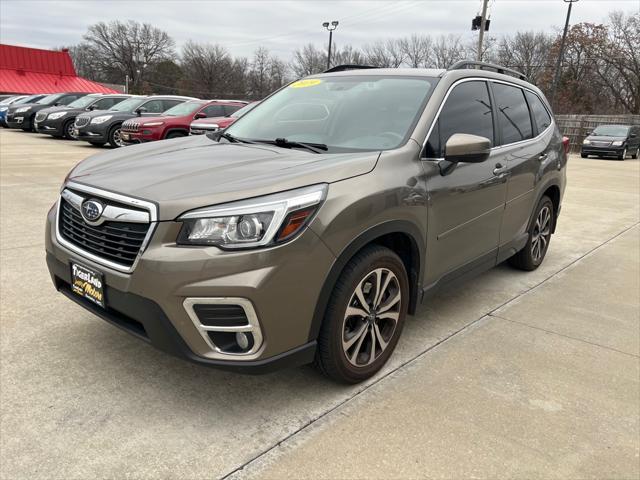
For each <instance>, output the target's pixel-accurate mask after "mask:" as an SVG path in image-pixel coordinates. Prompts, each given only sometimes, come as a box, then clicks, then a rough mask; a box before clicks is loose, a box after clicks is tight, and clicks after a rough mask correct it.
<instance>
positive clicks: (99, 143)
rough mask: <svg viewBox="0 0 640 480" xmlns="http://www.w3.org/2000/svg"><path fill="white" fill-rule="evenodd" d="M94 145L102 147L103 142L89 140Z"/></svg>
mask: <svg viewBox="0 0 640 480" xmlns="http://www.w3.org/2000/svg"><path fill="white" fill-rule="evenodd" d="M89 143H90V144H91V145H93V146H94V147H104V142H89Z"/></svg>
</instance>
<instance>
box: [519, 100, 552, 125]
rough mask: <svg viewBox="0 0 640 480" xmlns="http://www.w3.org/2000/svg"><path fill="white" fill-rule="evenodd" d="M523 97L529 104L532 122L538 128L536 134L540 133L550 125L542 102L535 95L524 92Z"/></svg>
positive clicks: (549, 119)
mask: <svg viewBox="0 0 640 480" xmlns="http://www.w3.org/2000/svg"><path fill="white" fill-rule="evenodd" d="M524 95H525V96H526V97H527V102H529V108H530V109H531V113H532V114H533V120H534V122H535V124H536V127H537V128H538V133H541V132H542V131H544V130H546V129H547V127H548V126H549V125H551V116H550V115H549V112H547V109H546V108H544V105H543V104H542V100H540V98H539V97H538V96H537V95H536V94H535V93H531V92H527V91H525V92H524Z"/></svg>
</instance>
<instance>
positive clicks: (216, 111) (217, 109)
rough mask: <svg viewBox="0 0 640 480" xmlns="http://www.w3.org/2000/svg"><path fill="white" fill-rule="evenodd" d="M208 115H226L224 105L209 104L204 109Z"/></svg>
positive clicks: (203, 111)
mask: <svg viewBox="0 0 640 480" xmlns="http://www.w3.org/2000/svg"><path fill="white" fill-rule="evenodd" d="M202 113H204V114H205V115H206V116H207V117H224V115H225V112H224V106H222V105H209V106H208V107H205V109H204V110H202Z"/></svg>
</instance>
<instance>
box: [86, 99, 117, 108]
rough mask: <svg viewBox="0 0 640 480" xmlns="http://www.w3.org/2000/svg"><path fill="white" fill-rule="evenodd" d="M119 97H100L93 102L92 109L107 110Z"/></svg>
mask: <svg viewBox="0 0 640 480" xmlns="http://www.w3.org/2000/svg"><path fill="white" fill-rule="evenodd" d="M120 100H121V99H120V98H101V99H100V100H98V101H97V102H96V103H94V104H93V107H94V110H109V109H110V108H111V107H113V106H114V105H115V104H116V103H118V102H119V101H120Z"/></svg>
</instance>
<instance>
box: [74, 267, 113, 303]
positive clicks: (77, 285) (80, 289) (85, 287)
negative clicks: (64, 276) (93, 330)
mask: <svg viewBox="0 0 640 480" xmlns="http://www.w3.org/2000/svg"><path fill="white" fill-rule="evenodd" d="M71 290H72V291H73V293H75V294H77V295H80V296H81V297H84V298H86V299H87V300H90V301H92V302H93V303H95V304H96V305H100V306H101V307H104V306H105V302H104V282H103V280H102V273H100V272H96V271H95V270H92V269H90V268H87V267H85V266H83V265H79V264H77V263H72V264H71Z"/></svg>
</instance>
